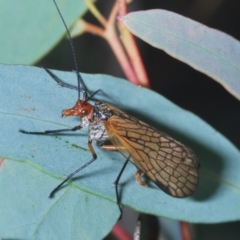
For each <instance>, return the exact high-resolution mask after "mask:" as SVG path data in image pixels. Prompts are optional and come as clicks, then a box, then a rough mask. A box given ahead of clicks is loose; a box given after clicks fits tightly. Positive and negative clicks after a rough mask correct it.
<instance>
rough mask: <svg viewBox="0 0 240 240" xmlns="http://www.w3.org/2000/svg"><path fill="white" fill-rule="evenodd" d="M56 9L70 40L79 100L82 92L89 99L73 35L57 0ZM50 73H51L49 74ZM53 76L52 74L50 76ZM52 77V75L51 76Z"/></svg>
mask: <svg viewBox="0 0 240 240" xmlns="http://www.w3.org/2000/svg"><path fill="white" fill-rule="evenodd" d="M53 2H54V4H55V6H56V8H57V11H58V13H59V16H60V17H61V19H62V22H63V24H64V27H65V29H66V32H67V36H68V39H69V42H70V47H71V52H72V56H73V61H74V65H75V72H76V75H77V80H78V99H80V97H81V96H80V92H81V91H82V92H83V99H84V100H85V99H87V98H88V94H87V91H86V87H85V85H84V82H83V79H82V77H81V75H80V74H79V67H78V61H77V56H76V50H75V47H74V44H73V41H72V38H71V35H70V32H69V30H68V27H67V24H66V22H65V21H64V18H63V16H62V14H61V12H60V9H59V7H58V5H57V3H56V1H55V0H53ZM48 73H49V72H48ZM50 75H51V74H50ZM51 76H52V75H51Z"/></svg>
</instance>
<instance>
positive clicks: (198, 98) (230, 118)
mask: <svg viewBox="0 0 240 240" xmlns="http://www.w3.org/2000/svg"><path fill="white" fill-rule="evenodd" d="M113 3H114V1H113V0H100V1H97V6H98V8H99V9H100V11H101V12H102V13H103V14H104V16H108V13H109V11H110V9H111V6H112V4H113ZM156 8H161V9H166V10H169V11H172V12H175V13H179V14H181V15H183V16H186V17H189V18H191V19H193V20H196V21H198V22H201V23H203V24H205V25H207V26H209V27H212V28H215V29H218V30H220V31H223V32H225V33H227V34H229V35H231V36H233V37H234V38H236V39H238V40H240V27H239V23H240V1H237V0H228V1H226V0H225V1H224V0H208V1H207V0H202V1H200V0H198V1H196V0H182V1H180V0H161V1H160V0H150V1H149V0H148V1H147V0H145V1H144V0H135V1H134V2H133V3H132V4H131V5H130V6H129V11H137V10H146V9H156ZM84 19H85V20H87V21H88V22H91V23H95V24H97V25H99V24H98V23H97V21H96V20H95V18H94V17H93V16H92V15H91V14H90V13H87V14H86V15H85V16H84ZM59 21H60V20H59ZM137 43H138V46H139V48H140V52H141V54H142V58H143V61H144V64H145V67H146V70H147V73H148V76H149V79H150V84H151V88H152V89H153V90H154V91H156V92H158V93H160V94H161V95H163V96H165V97H166V98H168V99H169V100H171V101H172V102H174V103H175V104H177V105H179V106H180V107H182V108H184V109H187V110H189V111H191V112H193V113H195V114H196V115H198V116H199V117H201V118H202V119H203V120H205V121H206V122H208V123H209V124H210V125H212V126H213V127H214V128H215V129H216V130H217V131H219V132H220V133H222V134H223V135H225V136H226V137H227V138H228V139H229V140H230V141H232V142H233V144H235V145H236V146H237V147H238V148H240V136H239V125H240V124H239V123H240V102H239V101H238V100H237V99H235V98H234V97H233V96H232V95H231V94H229V93H228V92H227V91H226V90H225V89H224V88H223V87H222V86H221V85H220V84H218V83H217V82H215V81H214V80H212V79H210V78H209V77H207V76H206V75H204V74H202V73H200V72H197V71H195V70H194V69H192V68H190V67H189V66H188V65H186V64H184V63H182V62H180V61H178V60H175V59H174V58H172V57H170V56H168V55H167V54H166V53H164V52H163V51H160V50H158V49H155V48H153V47H151V46H149V45H147V44H146V43H144V42H143V41H141V40H139V39H137ZM74 44H75V46H76V50H77V55H78V56H77V57H78V61H79V66H80V71H81V72H86V73H105V74H109V75H113V76H117V77H122V78H125V76H124V74H123V72H122V70H121V68H120V67H119V65H118V62H117V61H116V58H115V56H114V55H113V53H112V52H111V49H110V47H109V46H108V45H107V43H106V42H105V40H103V39H102V38H99V37H97V36H94V35H91V34H84V35H82V36H80V37H78V38H76V39H74ZM37 65H38V66H44V67H47V68H52V69H61V70H67V71H71V70H74V64H73V61H72V55H71V52H70V47H69V43H68V41H67V40H63V41H62V42H61V43H60V44H59V45H58V46H57V47H56V48H55V49H53V51H52V52H51V53H50V54H49V55H48V56H46V57H45V58H44V59H43V60H42V61H41V62H39V63H38V64H37ZM176 121H177V119H176ZM236 160H237V159H236ZM238 160H239V159H238ZM229 204H231V203H229ZM239 227H240V224H239V223H238V222H235V223H227V224H213V225H204V224H201V225H200V224H199V225H195V233H196V239H240V231H239V230H238V228H239ZM202 232H204V237H203V235H202ZM229 234H231V235H229ZM237 235H238V236H237ZM197 236H198V237H197ZM229 237H230V238H229Z"/></svg>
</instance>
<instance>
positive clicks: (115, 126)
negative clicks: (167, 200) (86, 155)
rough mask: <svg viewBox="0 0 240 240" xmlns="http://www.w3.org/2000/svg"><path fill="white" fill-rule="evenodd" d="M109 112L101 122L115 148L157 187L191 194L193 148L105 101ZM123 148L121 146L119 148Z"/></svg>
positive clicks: (194, 179)
mask: <svg viewBox="0 0 240 240" xmlns="http://www.w3.org/2000/svg"><path fill="white" fill-rule="evenodd" d="M106 105H107V106H108V107H109V109H110V110H112V111H113V113H114V114H113V115H112V116H111V117H110V118H109V119H108V120H107V121H106V122H105V123H104V125H105V128H106V130H107V132H108V134H109V137H110V140H111V141H112V143H113V144H114V145H115V146H116V147H117V148H118V147H119V151H120V152H121V153H122V154H123V155H124V156H125V157H126V158H127V157H129V155H131V158H130V161H131V162H132V163H133V164H134V165H136V167H137V168H139V169H140V170H141V171H142V172H144V173H145V174H146V175H147V176H148V177H149V178H150V179H151V180H152V181H153V182H154V183H155V184H156V185H157V186H158V187H159V188H161V189H162V190H163V191H164V192H166V193H167V194H169V195H171V196H173V197H179V198H182V197H187V196H189V195H191V194H193V193H194V192H195V190H196V188H197V184H198V167H199V163H198V160H197V158H196V156H195V155H194V153H193V151H192V150H191V149H190V148H188V147H186V146H185V145H183V144H182V143H180V142H178V141H176V140H175V139H173V138H171V137H170V136H168V135H167V134H165V133H163V132H160V131H158V130H156V129H155V128H153V127H151V126H149V125H148V124H146V123H144V122H142V121H139V120H138V119H136V118H134V117H132V116H129V115H128V114H126V113H124V112H122V111H121V110H119V109H117V108H115V107H113V106H111V105H109V104H106ZM123 148H124V149H125V150H123Z"/></svg>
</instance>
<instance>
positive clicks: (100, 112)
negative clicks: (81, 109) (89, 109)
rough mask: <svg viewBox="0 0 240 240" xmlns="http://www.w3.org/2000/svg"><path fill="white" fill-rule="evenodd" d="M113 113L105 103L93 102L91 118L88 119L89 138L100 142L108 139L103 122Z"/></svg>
mask: <svg viewBox="0 0 240 240" xmlns="http://www.w3.org/2000/svg"><path fill="white" fill-rule="evenodd" d="M112 115H113V111H111V110H110V109H109V108H108V107H107V105H106V104H105V103H103V102H101V101H98V102H96V103H95V106H94V110H93V115H92V119H91V120H90V121H89V139H90V140H95V141H96V142H97V144H100V145H101V144H102V143H103V142H105V141H107V140H108V139H109V136H108V134H107V131H106V129H105V126H104V122H105V121H107V120H108V118H110V117H111V116H112Z"/></svg>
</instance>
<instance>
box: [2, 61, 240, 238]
mask: <svg viewBox="0 0 240 240" xmlns="http://www.w3.org/2000/svg"><path fill="white" fill-rule="evenodd" d="M55 74H56V75H57V76H59V78H61V79H63V80H64V81H66V82H69V83H71V84H73V85H74V84H75V83H76V76H75V74H74V73H68V72H58V71H56V72H55ZM83 79H84V81H85V83H86V85H87V87H88V88H89V90H90V91H95V90H98V89H102V90H103V92H100V93H99V94H98V95H97V98H98V99H102V100H103V101H107V102H110V103H112V104H114V105H115V106H117V107H119V108H121V109H123V110H126V111H127V112H128V113H130V114H131V115H134V116H136V117H138V118H139V119H141V120H143V121H146V122H148V123H149V124H151V125H152V126H155V127H156V128H158V129H161V130H163V131H165V132H167V133H168V134H170V135H172V136H173V137H174V138H176V139H177V140H179V141H181V142H183V143H185V144H186V145H188V146H189V147H191V148H192V149H193V150H194V151H195V153H196V155H197V157H198V158H199V161H200V163H201V167H200V184H199V187H198V189H197V192H196V193H195V194H194V195H193V196H192V197H188V198H186V199H177V198H173V197H171V196H168V195H167V194H165V193H164V192H162V191H161V190H160V189H158V188H157V187H156V186H155V185H154V184H150V186H149V187H142V186H139V185H137V184H136V183H135V177H134V173H135V171H136V168H135V167H134V166H133V165H132V164H129V165H128V166H127V169H126V170H125V171H124V173H123V176H122V178H121V180H120V186H119V188H120V191H121V201H122V203H123V204H124V205H127V206H129V207H131V208H133V209H136V210H137V211H141V212H145V213H150V214H154V215H157V216H164V217H167V218H172V219H178V220H183V221H189V222H201V223H216V222H223V221H224V222H225V221H233V220H239V219H240V211H238V207H239V197H240V174H239V172H240V153H239V151H238V150H237V149H236V148H235V147H234V146H233V145H232V144H231V143H230V142H229V141H228V140H227V139H226V138H225V137H223V136H222V135H221V134H220V133H218V132H217V131H216V130H214V129H213V128H212V127H210V126H209V125H208V124H207V123H205V122H204V121H202V120H201V119H199V118H198V117H197V116H195V115H193V114H192V113H190V112H187V111H185V110H183V109H181V108H179V107H177V106H176V105H174V104H173V103H171V102H170V101H168V100H167V99H165V98H164V97H162V96H160V95H159V94H157V93H154V92H153V91H151V90H148V89H144V88H141V87H137V86H134V85H132V84H131V83H129V82H127V81H123V80H121V79H117V78H114V77H111V76H106V75H87V74H83ZM0 92H1V95H0V102H1V105H0V124H1V129H0V131H1V135H0V136H1V139H0V159H5V161H4V162H2V163H1V164H0V165H1V167H0V199H1V201H0V215H1V218H0V233H1V237H3V238H23V239H33V238H35V239H38V238H39V239H101V238H103V237H104V236H105V235H106V234H107V233H108V232H109V231H110V230H111V228H112V226H113V225H114V224H115V222H116V221H117V219H118V216H119V210H118V207H117V204H116V196H115V189H114V185H113V182H114V181H115V179H116V177H117V175H118V173H119V171H120V169H121V167H122V165H123V162H124V158H123V156H122V155H121V154H119V153H118V152H107V151H103V150H101V149H99V148H97V147H96V146H95V145H93V146H94V149H95V151H96V153H97V155H98V159H97V160H96V162H94V163H92V164H91V165H90V166H88V167H86V168H85V169H84V170H82V171H81V172H80V173H79V174H78V175H77V176H76V177H75V178H74V179H73V180H72V181H71V182H69V183H66V184H65V185H64V187H63V188H61V189H60V190H59V191H58V192H57V193H56V194H55V196H54V198H53V199H48V195H49V193H50V192H51V190H53V188H54V187H56V185H58V184H59V183H60V182H61V181H62V180H63V179H64V176H66V175H68V174H69V173H71V172H72V171H74V170H75V169H77V168H78V167H79V166H81V165H83V164H84V163H86V162H87V161H89V160H90V159H91V153H90V151H89V150H88V147H87V129H83V130H81V131H78V132H75V133H71V134H67V133H66V134H60V135H55V136H46V135H45V136H43V135H42V136H39V135H38V136H36V135H24V134H22V133H20V132H18V130H19V129H25V130H30V131H42V130H49V129H61V128H66V127H69V128H70V127H73V126H76V125H78V124H79V123H80V122H79V119H78V118H74V117H72V118H65V119H62V118H61V117H60V116H61V111H62V109H66V108H69V107H72V106H73V105H74V104H75V101H76V100H77V92H76V91H74V90H71V89H67V88H62V87H60V86H58V85H57V84H56V82H55V81H53V79H51V77H50V76H49V75H48V74H47V73H46V72H45V70H44V69H40V68H35V67H26V66H7V65H1V66H0Z"/></svg>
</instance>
